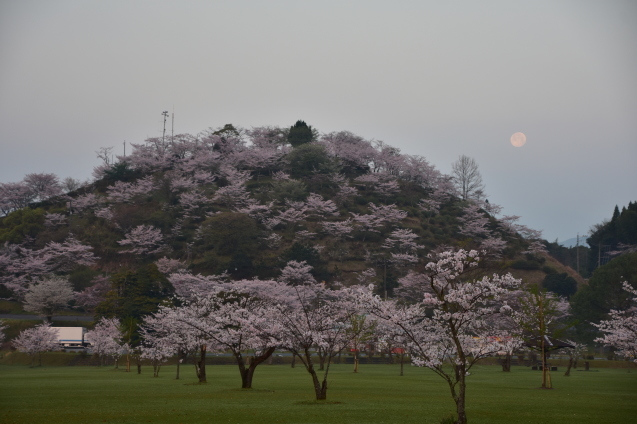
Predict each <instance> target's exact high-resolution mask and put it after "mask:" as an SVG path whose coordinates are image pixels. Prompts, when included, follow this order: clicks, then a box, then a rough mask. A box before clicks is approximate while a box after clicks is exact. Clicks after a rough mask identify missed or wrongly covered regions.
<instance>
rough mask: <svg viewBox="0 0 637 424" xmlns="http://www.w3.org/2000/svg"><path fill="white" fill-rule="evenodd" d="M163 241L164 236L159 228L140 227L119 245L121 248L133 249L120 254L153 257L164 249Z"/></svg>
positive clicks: (150, 226)
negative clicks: (128, 247)
mask: <svg viewBox="0 0 637 424" xmlns="http://www.w3.org/2000/svg"><path fill="white" fill-rule="evenodd" d="M163 240H164V236H163V235H162V234H161V230H160V229H159V228H155V227H153V226H152V225H139V226H137V227H135V228H133V229H132V230H131V231H130V232H129V233H128V234H126V236H125V237H124V240H120V241H118V242H117V243H118V244H119V245H120V246H130V247H131V248H130V249H126V250H123V251H122V252H120V253H134V254H136V255H152V254H154V253H159V252H161V251H162V250H163V249H164V244H163Z"/></svg>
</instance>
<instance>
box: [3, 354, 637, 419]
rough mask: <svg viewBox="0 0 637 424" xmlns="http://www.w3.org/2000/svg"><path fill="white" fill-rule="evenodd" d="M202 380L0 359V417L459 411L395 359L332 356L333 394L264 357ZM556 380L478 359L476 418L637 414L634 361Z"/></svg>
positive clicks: (358, 415) (427, 378) (433, 415)
mask: <svg viewBox="0 0 637 424" xmlns="http://www.w3.org/2000/svg"><path fill="white" fill-rule="evenodd" d="M207 373H208V383H207V384H201V385H200V384H197V382H196V381H197V380H196V378H195V374H194V369H193V366H192V365H188V366H182V379H180V380H175V366H165V367H163V368H162V370H161V373H160V376H159V377H158V378H153V377H152V369H151V368H150V367H144V368H143V370H142V374H141V375H138V374H137V373H126V372H124V371H123V370H122V369H119V370H114V369H113V368H112V367H104V368H99V367H89V366H76V367H68V366H67V367H51V366H44V367H41V368H38V367H36V368H28V367H26V366H17V365H13V366H8V365H0V423H3V424H8V423H29V424H32V423H44V424H55V423H64V424H71V423H89V424H90V423H113V424H115V423H183V424H186V423H260V424H268V423H348V424H354V423H367V424H369V423H401V424H407V423H438V422H439V421H440V419H441V418H443V417H445V416H448V415H449V414H450V413H452V412H454V411H455V406H454V404H453V402H452V400H451V396H450V394H449V389H448V387H447V385H446V383H445V382H444V381H443V380H442V379H441V378H440V377H438V376H437V375H435V374H434V373H433V372H431V371H429V370H426V369H422V368H415V367H405V375H404V376H403V377H400V376H399V375H398V374H399V367H398V366H397V365H362V366H361V367H360V372H359V373H358V374H354V373H353V372H352V366H351V365H333V366H332V368H331V370H330V378H329V389H328V399H327V401H326V402H316V401H314V400H313V399H314V394H313V389H312V385H311V379H310V376H309V374H307V372H306V371H305V369H304V368H303V367H299V366H297V367H296V368H294V369H292V368H290V366H289V365H262V366H260V367H259V368H258V369H257V371H256V374H255V379H254V388H253V389H252V390H241V389H240V388H239V387H240V378H239V373H238V370H237V367H236V366H231V365H212V366H208V367H207ZM552 377H553V384H554V387H555V388H554V390H541V389H538V387H539V386H540V383H541V381H540V379H541V375H540V373H539V372H538V371H531V370H530V369H529V368H525V367H513V370H512V372H511V373H503V372H502V371H501V368H500V367H498V366H478V367H476V368H474V369H473V372H472V375H471V376H470V377H469V380H468V381H469V382H468V399H467V412H468V418H469V422H471V423H560V424H565V423H577V424H582V423H595V424H602V423H622V424H623V423H629V422H637V371H636V370H635V369H632V370H630V371H629V370H627V369H599V370H594V371H591V372H585V371H573V372H572V375H571V376H570V377H564V376H563V370H561V372H553V373H552Z"/></svg>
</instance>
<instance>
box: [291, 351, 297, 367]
mask: <svg viewBox="0 0 637 424" xmlns="http://www.w3.org/2000/svg"><path fill="white" fill-rule="evenodd" d="M295 366H296V355H295V354H294V353H292V364H291V365H290V367H292V368H294V367H295Z"/></svg>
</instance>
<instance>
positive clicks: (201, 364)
mask: <svg viewBox="0 0 637 424" xmlns="http://www.w3.org/2000/svg"><path fill="white" fill-rule="evenodd" d="M195 370H196V371H197V378H198V379H199V382H200V383H207V382H208V380H206V345H201V347H200V349H199V360H198V361H196V362H195Z"/></svg>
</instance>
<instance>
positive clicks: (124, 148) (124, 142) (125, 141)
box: [124, 140, 126, 157]
mask: <svg viewBox="0 0 637 424" xmlns="http://www.w3.org/2000/svg"><path fill="white" fill-rule="evenodd" d="M124 157H126V140H124Z"/></svg>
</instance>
